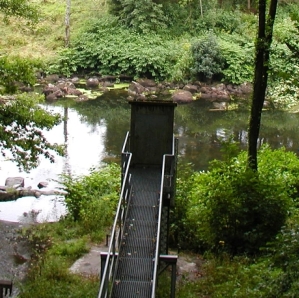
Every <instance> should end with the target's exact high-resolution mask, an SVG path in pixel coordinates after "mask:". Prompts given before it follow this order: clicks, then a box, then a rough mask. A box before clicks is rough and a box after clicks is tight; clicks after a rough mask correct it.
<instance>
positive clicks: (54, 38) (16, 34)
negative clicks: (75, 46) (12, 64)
mask: <svg viewBox="0 0 299 298" xmlns="http://www.w3.org/2000/svg"><path fill="white" fill-rule="evenodd" d="M105 2H106V1H105V0H95V1H92V0H87V1H79V0H73V1H72V3H71V19H70V21H71V40H72V38H73V37H75V36H76V35H77V34H79V32H80V30H81V29H82V27H83V26H84V23H86V20H89V19H91V18H96V17H98V16H99V15H101V14H103V13H105V11H106V10H107V7H106V5H105ZM36 3H37V4H38V6H39V7H40V12H41V14H40V21H39V22H38V24H36V25H34V26H33V27H31V26H28V25H27V23H26V21H25V20H21V19H17V18H11V19H10V22H9V24H4V23H1V26H0V33H1V36H5V38H1V39H0V55H12V56H15V55H21V56H22V57H26V58H27V57H29V58H42V59H46V60H47V59H51V58H52V57H55V55H56V53H57V51H58V50H59V49H60V48H63V47H64V38H65V9H66V2H65V1H62V0H44V1H42V0H37V1H36Z"/></svg>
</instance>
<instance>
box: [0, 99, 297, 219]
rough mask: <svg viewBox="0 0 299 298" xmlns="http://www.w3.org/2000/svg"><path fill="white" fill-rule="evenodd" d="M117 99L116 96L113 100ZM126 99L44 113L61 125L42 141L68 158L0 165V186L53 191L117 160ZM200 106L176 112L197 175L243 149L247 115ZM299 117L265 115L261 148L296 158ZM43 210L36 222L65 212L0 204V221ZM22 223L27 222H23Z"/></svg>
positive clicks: (45, 199) (34, 203)
mask: <svg viewBox="0 0 299 298" xmlns="http://www.w3.org/2000/svg"><path fill="white" fill-rule="evenodd" d="M113 95H115V96H113ZM125 97H126V95H125V93H116V94H113V93H109V94H108V95H105V96H104V97H101V98H98V99H96V100H91V101H88V102H81V103H75V102H73V101H67V100H63V101H59V102H57V103H56V104H55V105H45V106H44V107H45V109H47V110H52V111H54V112H59V113H60V114H61V115H63V116H64V121H63V122H62V123H61V124H60V125H59V126H57V127H55V128H54V129H53V130H51V131H50V132H46V133H45V135H46V137H47V138H48V140H49V141H51V142H56V143H60V144H65V146H66V149H67V151H66V156H65V157H56V162H55V163H54V164H51V163H50V162H49V161H48V160H44V159H42V160H41V162H40V165H39V167H38V168H36V169H34V170H32V171H31V172H30V173H28V174H26V173H19V171H18V169H17V167H16V166H15V165H14V164H13V163H11V162H10V161H3V160H2V161H1V172H0V184H4V182H5V179H6V178H7V177H13V176H22V177H24V178H25V186H26V187H28V186H32V188H36V187H37V184H38V182H40V181H48V182H49V186H48V188H49V189H53V188H54V187H57V186H58V185H59V184H58V182H57V179H58V176H59V175H60V174H61V173H68V174H72V175H81V174H87V173H88V171H89V169H90V168H91V167H94V166H97V165H99V164H100V163H101V162H103V161H116V162H119V160H120V150H121V147H122V143H123V140H124V137H125V134H126V131H128V130H129V127H130V105H129V104H128V103H127V101H126V99H125ZM208 109H209V107H208V106H205V105H202V104H201V103H200V102H194V103H191V104H188V105H179V106H178V107H177V108H176V110H175V126H174V131H175V134H176V135H177V136H178V138H179V160H180V162H182V163H187V162H188V163H192V164H193V165H194V169H195V170H205V169H207V168H208V164H209V162H210V161H211V160H213V159H215V158H216V159H220V158H221V148H222V142H223V141H225V140H229V139H231V138H232V139H233V140H235V141H236V142H238V143H239V145H240V149H246V144H247V127H248V117H249V113H248V111H219V112H210V111H209V110H208ZM298 120H299V115H298V114H288V113H284V112H278V111H273V112H271V111H267V112H264V113H263V116H262V125H261V132H260V139H259V145H261V144H263V143H269V144H270V145H271V147H272V148H279V147H281V146H285V147H286V148H287V149H288V150H291V151H294V152H296V153H298V149H299V135H298V133H297V130H298ZM32 209H35V210H42V212H41V213H40V214H38V220H39V221H42V220H57V219H58V218H59V216H60V215H61V214H64V212H65V209H64V206H63V204H62V203H61V198H57V197H55V196H41V198H39V199H36V198H33V197H25V198H21V199H19V200H17V201H16V202H5V203H0V219H2V220H10V221H18V220H20V218H23V213H24V212H29V211H30V210H32ZM23 220H25V219H24V218H23Z"/></svg>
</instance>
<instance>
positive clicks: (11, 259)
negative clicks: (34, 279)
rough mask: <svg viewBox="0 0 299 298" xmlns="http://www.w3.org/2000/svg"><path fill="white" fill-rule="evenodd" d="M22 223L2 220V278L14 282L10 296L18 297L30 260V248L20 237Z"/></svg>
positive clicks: (0, 229) (0, 237)
mask: <svg viewBox="0 0 299 298" xmlns="http://www.w3.org/2000/svg"><path fill="white" fill-rule="evenodd" d="M23 226H24V224H21V223H14V222H6V221H0V280H7V281H12V282H13V292H12V296H10V297H17V295H18V293H19V288H20V286H21V284H22V281H23V280H24V278H25V276H26V272H27V268H28V263H29V260H30V255H31V253H30V249H29V246H28V243H27V242H26V240H24V239H22V238H21V237H20V234H19V231H20V229H21V228H22V227H23Z"/></svg>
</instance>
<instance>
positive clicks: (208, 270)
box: [177, 254, 282, 298]
mask: <svg viewBox="0 0 299 298" xmlns="http://www.w3.org/2000/svg"><path fill="white" fill-rule="evenodd" d="M201 274H202V275H203V278H199V279H198V280H196V281H195V282H184V283H181V284H179V287H178V295H177V297H179V298H185V297H188V298H189V297H190V298H191V297H232V298H257V297H282V296H275V295H273V292H274V291H273V288H272V284H273V281H274V280H276V278H277V277H278V276H279V274H281V270H280V269H277V268H275V269H273V268H271V267H270V262H269V261H267V260H259V261H258V262H255V261H254V260H251V259H249V258H248V257H243V256H242V257H234V258H232V257H231V256H229V255H225V254H223V255H221V256H217V257H215V256H213V255H208V256H206V258H205V262H204V264H203V266H202V268H201ZM240 285H241V286H240Z"/></svg>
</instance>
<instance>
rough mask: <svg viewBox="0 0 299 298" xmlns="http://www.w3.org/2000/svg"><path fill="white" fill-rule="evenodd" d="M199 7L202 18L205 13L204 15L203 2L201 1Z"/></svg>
mask: <svg viewBox="0 0 299 298" xmlns="http://www.w3.org/2000/svg"><path fill="white" fill-rule="evenodd" d="M199 7H200V16H201V17H203V13H202V0H199Z"/></svg>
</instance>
